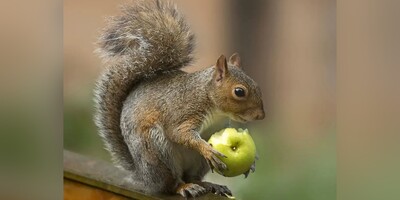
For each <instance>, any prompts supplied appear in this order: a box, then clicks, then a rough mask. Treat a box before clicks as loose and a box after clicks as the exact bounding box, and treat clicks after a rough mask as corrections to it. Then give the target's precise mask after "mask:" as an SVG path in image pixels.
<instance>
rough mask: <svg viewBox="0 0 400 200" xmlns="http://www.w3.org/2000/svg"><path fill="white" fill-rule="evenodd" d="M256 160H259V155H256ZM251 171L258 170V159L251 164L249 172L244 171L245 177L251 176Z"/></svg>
mask: <svg viewBox="0 0 400 200" xmlns="http://www.w3.org/2000/svg"><path fill="white" fill-rule="evenodd" d="M256 160H258V156H256ZM250 171H251V172H252V173H254V172H255V171H256V161H254V162H253V164H252V165H251V166H250V169H249V170H248V171H247V172H245V173H243V174H244V178H247V177H248V176H249V174H250Z"/></svg>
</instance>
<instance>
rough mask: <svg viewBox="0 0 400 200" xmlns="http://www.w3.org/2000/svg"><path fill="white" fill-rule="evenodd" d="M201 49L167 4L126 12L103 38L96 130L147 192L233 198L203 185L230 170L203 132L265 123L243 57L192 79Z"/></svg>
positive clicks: (154, 1) (155, 1)
mask: <svg viewBox="0 0 400 200" xmlns="http://www.w3.org/2000/svg"><path fill="white" fill-rule="evenodd" d="M193 49H194V35H193V33H192V32H191V30H190V29H189V26H188V24H187V23H186V21H185V19H184V17H183V16H182V14H181V13H180V12H178V10H177V8H176V6H175V5H174V4H172V3H170V2H162V1H160V0H149V1H145V2H143V1H138V2H136V3H133V4H129V5H124V6H123V7H122V14H121V15H120V16H116V17H113V18H111V19H110V20H109V21H108V25H107V26H106V28H105V29H104V30H103V31H102V32H101V35H100V37H99V41H98V49H97V51H98V53H99V54H100V57H101V58H102V60H103V63H104V64H105V65H106V66H105V69H104V70H103V71H102V72H101V74H100V77H99V78H98V80H97V82H96V87H95V90H94V94H95V98H94V99H95V105H96V113H95V123H96V126H97V128H98V129H99V135H100V136H101V138H102V140H103V142H104V143H105V148H106V149H107V150H108V151H109V152H110V154H111V157H112V160H113V163H114V164H115V165H116V166H118V167H121V168H123V169H125V170H128V171H130V172H131V174H132V178H131V181H132V184H135V186H136V187H137V188H138V190H141V191H143V192H146V193H150V194H154V193H164V194H180V195H182V196H183V197H196V196H199V195H202V194H204V193H206V192H213V193H216V194H220V195H226V194H229V195H232V193H231V191H230V190H229V189H228V188H227V187H226V186H222V185H218V184H214V183H210V182H205V181H202V179H203V177H204V176H205V174H206V173H207V172H208V171H210V169H211V170H213V169H218V170H224V169H226V165H225V164H224V163H223V162H222V161H221V160H220V159H219V157H226V156H225V155H223V154H222V153H220V152H218V151H216V150H215V149H213V148H212V146H211V145H210V144H208V143H207V142H206V140H205V139H204V137H203V131H204V129H205V127H206V126H207V124H208V123H207V122H209V121H210V120H211V121H212V116H215V115H222V116H224V117H226V118H227V119H232V120H233V121H237V122H241V123H245V122H248V121H252V120H261V119H263V118H264V115H265V114H264V109H263V102H262V98H261V91H260V88H259V87H258V86H257V84H256V82H255V81H254V80H253V79H251V78H250V77H249V76H247V75H246V74H245V73H244V72H243V70H242V69H241V67H240V65H241V62H240V57H239V54H237V53H235V54H233V55H232V56H231V57H230V58H229V59H228V61H227V59H226V58H225V56H224V55H221V56H220V57H219V58H218V60H217V61H216V64H215V65H213V66H212V67H208V68H206V69H204V70H201V71H197V72H194V73H186V72H184V71H182V70H181V69H182V68H183V67H185V66H187V65H189V64H190V63H191V62H192V61H193ZM252 170H254V169H252ZM247 174H248V173H247ZM247 174H246V176H247Z"/></svg>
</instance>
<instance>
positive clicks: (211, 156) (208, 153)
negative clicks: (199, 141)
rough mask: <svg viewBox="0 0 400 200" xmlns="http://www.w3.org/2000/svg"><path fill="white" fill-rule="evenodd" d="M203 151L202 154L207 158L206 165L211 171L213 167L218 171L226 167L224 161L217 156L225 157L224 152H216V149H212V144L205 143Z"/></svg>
mask: <svg viewBox="0 0 400 200" xmlns="http://www.w3.org/2000/svg"><path fill="white" fill-rule="evenodd" d="M205 147H206V148H204V150H205V151H203V153H202V154H203V156H204V158H205V159H206V160H207V163H208V165H209V166H210V169H211V171H212V172H214V171H213V169H217V170H218V171H220V172H221V171H224V170H226V169H227V166H226V164H225V163H224V162H222V161H221V159H220V158H219V157H225V158H226V157H227V156H225V155H224V154H222V153H220V152H218V151H217V150H215V149H213V148H212V146H210V145H206V146H205Z"/></svg>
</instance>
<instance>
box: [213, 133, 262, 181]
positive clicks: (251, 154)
mask: <svg viewBox="0 0 400 200" xmlns="http://www.w3.org/2000/svg"><path fill="white" fill-rule="evenodd" d="M208 143H210V144H211V145H212V146H213V148H214V149H215V150H217V151H219V152H221V153H222V154H224V155H225V156H227V158H223V157H218V158H220V159H221V161H222V162H224V163H225V164H226V166H227V169H226V170H224V171H222V172H220V171H218V170H215V171H217V172H218V173H219V174H221V175H223V176H226V177H234V176H238V175H241V174H243V173H245V172H247V171H249V169H250V167H251V165H252V164H253V163H254V161H255V159H256V145H255V144H254V141H253V139H252V137H251V136H250V134H249V131H248V130H247V129H245V130H243V129H241V128H239V129H238V130H236V129H235V128H226V129H222V130H220V131H218V132H216V133H215V134H213V135H212V136H211V137H210V139H209V140H208Z"/></svg>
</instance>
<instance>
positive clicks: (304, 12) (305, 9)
mask: <svg viewBox="0 0 400 200" xmlns="http://www.w3.org/2000/svg"><path fill="white" fill-rule="evenodd" d="M127 2H129V1H126V0H124V1H122V0H113V1H111V0H103V1H95V0H87V1H78V0H67V1H64V86H63V87H64V148H65V149H68V150H71V151H74V152H78V153H82V154H85V155H89V156H93V157H96V158H99V159H103V160H109V159H110V157H109V155H108V153H107V152H106V151H105V150H104V149H103V145H102V142H101V140H100V138H99V137H98V135H97V130H96V128H95V126H94V123H93V120H92V116H93V111H94V108H93V100H92V98H93V93H92V90H93V88H94V82H95V80H96V78H97V76H98V75H99V73H100V71H101V69H102V65H101V63H100V59H99V58H98V57H97V56H96V55H95V54H94V53H93V51H94V49H95V45H94V43H95V42H96V37H97V36H98V35H99V31H100V30H101V28H102V27H104V25H105V18H106V17H107V16H111V15H116V14H118V13H119V9H118V5H120V4H122V3H127ZM174 2H176V4H177V6H178V8H179V9H180V10H181V12H182V13H183V14H184V15H185V16H186V17H187V21H188V23H189V24H190V25H191V27H192V30H193V32H194V33H195V35H196V36H197V44H198V45H197V48H196V58H197V59H196V62H195V63H194V64H193V66H189V67H188V68H187V70H188V71H196V70H200V69H204V68H205V67H208V66H211V65H213V64H214V63H215V61H216V59H217V58H218V57H219V55H220V54H225V55H227V56H229V55H230V54H232V53H234V52H239V53H240V55H241V58H242V64H243V66H244V70H245V72H246V73H247V74H248V75H250V76H251V77H252V78H253V79H255V81H256V82H257V83H258V84H259V85H260V87H261V89H262V92H263V99H264V107H265V109H266V118H265V119H264V120H263V121H257V122H252V123H249V124H246V125H245V126H247V127H248V128H249V130H250V131H251V133H252V136H253V138H254V140H255V143H256V146H257V151H258V154H259V157H260V160H259V161H258V162H257V167H256V172H255V173H254V174H250V176H249V177H248V178H247V179H244V177H243V176H240V177H235V178H225V177H222V176H220V175H218V174H209V175H207V177H206V180H209V181H214V182H217V183H220V184H226V185H228V186H229V187H230V189H231V190H232V191H233V193H234V195H235V196H236V197H237V198H240V199H280V200H286V199H287V200H289V199H298V200H303V199H304V200H322V199H323V200H330V199H336V122H335V120H336V102H335V100H336V88H335V86H336V82H335V81H336V1H335V0H318V1H317V0H302V1H293V0H265V1H261V0H260V1H243V0H242V1H240V0H230V1H228V0H224V1H213V0H203V1H184V0H174Z"/></svg>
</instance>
